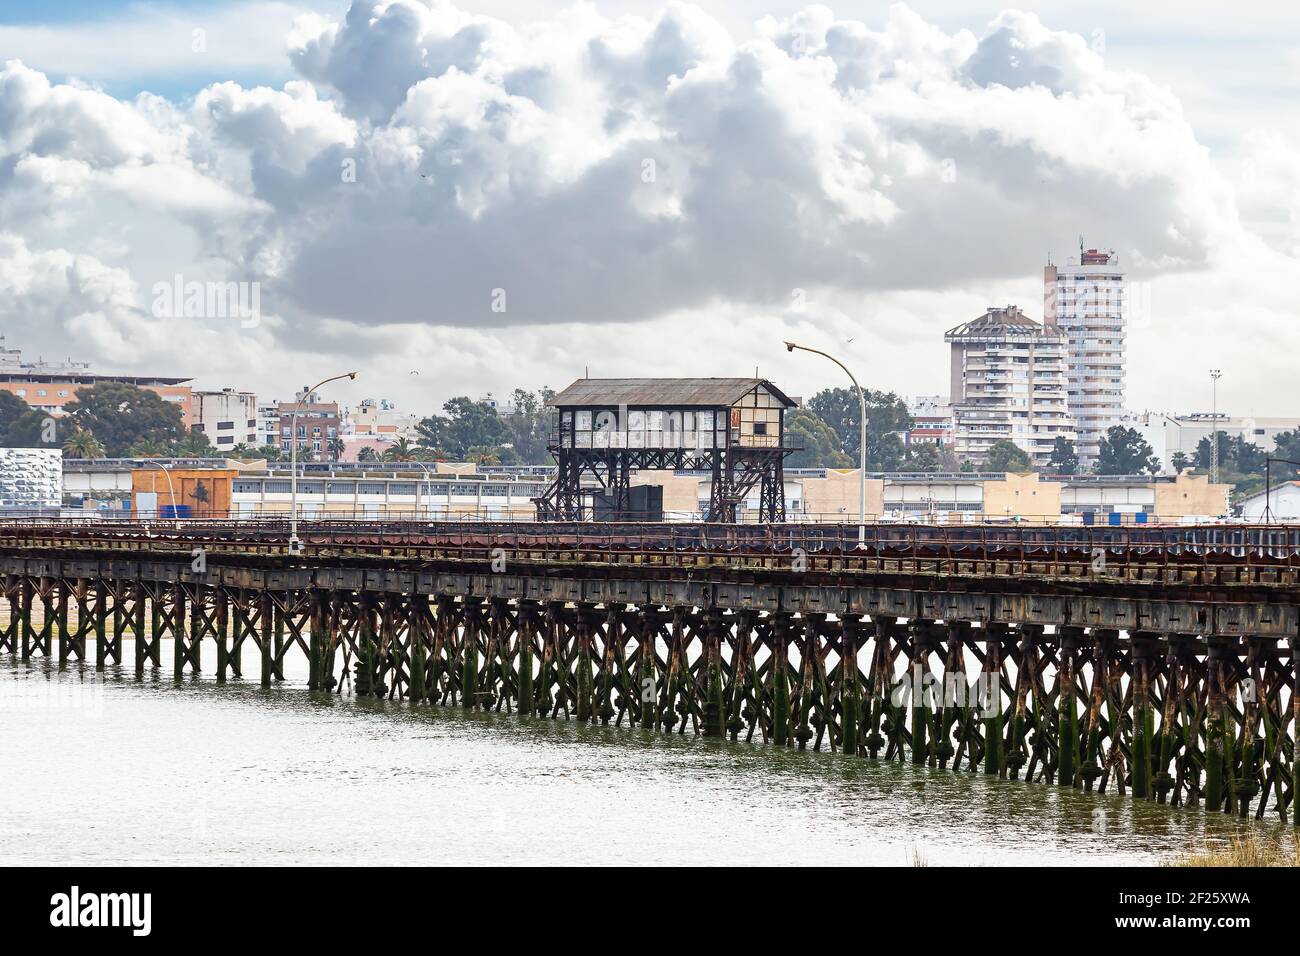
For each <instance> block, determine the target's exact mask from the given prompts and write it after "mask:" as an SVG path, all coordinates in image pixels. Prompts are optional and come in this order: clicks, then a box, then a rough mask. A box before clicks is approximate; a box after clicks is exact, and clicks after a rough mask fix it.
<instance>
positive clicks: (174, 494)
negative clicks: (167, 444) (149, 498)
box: [157, 461, 180, 527]
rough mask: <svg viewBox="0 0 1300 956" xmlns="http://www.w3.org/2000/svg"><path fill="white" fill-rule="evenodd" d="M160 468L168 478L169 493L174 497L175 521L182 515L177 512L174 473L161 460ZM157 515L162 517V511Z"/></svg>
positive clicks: (173, 511)
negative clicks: (173, 482) (173, 483)
mask: <svg viewBox="0 0 1300 956" xmlns="http://www.w3.org/2000/svg"><path fill="white" fill-rule="evenodd" d="M158 468H159V470H160V471H161V472H162V473H163V477H164V478H166V479H167V494H169V495H170V496H171V499H172V520H173V521H175V520H177V519H178V518H179V517H180V515H179V514H177V513H176V488H175V487H174V486H173V485H172V473H171V472H170V471H168V470H167V466H166V465H164V464H163V463H162V462H161V461H160V462H158ZM157 517H158V518H159V519H161V518H162V513H161V512H159V514H158V516H157ZM177 527H180V525H177Z"/></svg>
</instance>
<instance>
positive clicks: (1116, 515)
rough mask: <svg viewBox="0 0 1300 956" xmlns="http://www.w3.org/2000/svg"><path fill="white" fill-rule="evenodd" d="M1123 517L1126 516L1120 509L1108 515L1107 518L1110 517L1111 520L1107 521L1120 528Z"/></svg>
mask: <svg viewBox="0 0 1300 956" xmlns="http://www.w3.org/2000/svg"><path fill="white" fill-rule="evenodd" d="M1123 517H1124V516H1123V515H1122V514H1120V513H1119V512H1118V511H1112V512H1111V513H1110V514H1109V515H1107V518H1109V519H1110V520H1109V521H1108V522H1107V524H1112V525H1114V526H1115V527H1117V528H1118V527H1119V524H1120V519H1121V518H1123Z"/></svg>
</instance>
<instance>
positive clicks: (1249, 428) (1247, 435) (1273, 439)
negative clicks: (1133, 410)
mask: <svg viewBox="0 0 1300 956" xmlns="http://www.w3.org/2000/svg"><path fill="white" fill-rule="evenodd" d="M1121 424H1123V425H1125V426H1127V427H1129V428H1133V429H1136V430H1137V432H1138V433H1139V434H1140V435H1141V436H1142V438H1143V439H1144V440H1145V441H1146V443H1147V444H1149V445H1150V446H1151V448H1152V450H1153V451H1154V452H1155V455H1156V457H1157V458H1159V459H1160V466H1161V470H1162V471H1163V472H1164V473H1165V474H1172V473H1173V472H1174V465H1173V458H1174V455H1176V454H1178V453H1179V452H1182V454H1183V455H1184V456H1185V457H1186V458H1187V459H1188V460H1190V461H1192V462H1195V460H1196V449H1197V446H1198V445H1200V443H1201V440H1202V439H1206V438H1209V437H1210V434H1211V432H1212V431H1213V430H1214V428H1215V419H1214V417H1213V416H1212V415H1211V414H1210V413H1209V412H1195V413H1192V414H1188V415H1170V414H1167V413H1165V412H1141V413H1139V414H1136V415H1132V416H1130V417H1128V418H1126V419H1125V420H1124V421H1123V422H1121ZM1297 429H1300V416H1290V417H1287V416H1275V415H1269V416H1252V415H1222V414H1221V415H1219V417H1218V430H1219V432H1220V433H1221V434H1224V435H1227V436H1228V437H1229V438H1241V439H1242V440H1244V441H1248V442H1250V443H1251V444H1253V445H1258V446H1259V447H1260V449H1262V450H1263V451H1264V452H1265V453H1266V454H1269V453H1272V452H1273V451H1275V450H1276V449H1277V436H1278V435H1280V434H1281V433H1282V432H1289V431H1295V430H1297Z"/></svg>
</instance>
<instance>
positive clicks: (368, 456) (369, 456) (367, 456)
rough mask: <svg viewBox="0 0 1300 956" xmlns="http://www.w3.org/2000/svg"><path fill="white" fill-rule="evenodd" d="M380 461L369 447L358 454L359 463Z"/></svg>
mask: <svg viewBox="0 0 1300 956" xmlns="http://www.w3.org/2000/svg"><path fill="white" fill-rule="evenodd" d="M378 460H379V456H378V455H376V454H375V450H374V449H373V448H371V447H370V446H369V445H367V446H366V447H365V448H363V449H361V451H359V452H357V461H378Z"/></svg>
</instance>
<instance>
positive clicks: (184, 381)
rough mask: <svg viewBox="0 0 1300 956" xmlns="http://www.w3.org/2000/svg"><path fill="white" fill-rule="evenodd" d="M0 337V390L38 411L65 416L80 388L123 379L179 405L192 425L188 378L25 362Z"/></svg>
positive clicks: (67, 363) (77, 364) (84, 365)
mask: <svg viewBox="0 0 1300 956" xmlns="http://www.w3.org/2000/svg"><path fill="white" fill-rule="evenodd" d="M3 343H4V337H3V336H0V389H3V390H4V391H6V392H11V393H13V394H14V395H17V396H18V397H19V398H21V399H22V400H23V401H25V402H26V403H27V404H28V405H30V406H31V407H32V408H34V409H36V410H37V411H42V412H47V413H48V414H49V415H51V416H52V417H54V418H59V417H61V416H62V415H63V407H64V406H65V405H67V404H68V403H69V402H74V401H76V399H77V389H79V388H88V387H90V386H92V385H97V384H100V383H103V382H121V383H124V384H126V385H134V386H136V387H137V388H144V389H148V390H149V391H151V392H154V393H156V394H157V395H158V396H159V397H160V398H162V400H163V401H165V402H172V403H174V404H175V405H177V406H178V407H179V408H180V410H181V414H182V415H183V416H184V422H185V425H186V426H189V425H192V424H193V422H194V419H193V406H192V404H191V402H192V395H191V391H190V386H189V381H190V380H189V379H188V378H173V377H167V376H160V375H116V374H111V373H102V372H95V371H92V370H91V367H90V363H88V362H74V361H72V359H70V358H69V359H66V360H64V361H61V362H47V361H45V360H44V359H37V360H36V361H34V362H26V361H23V354H22V350H21V349H11V348H7V347H5V346H4V344H3Z"/></svg>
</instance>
